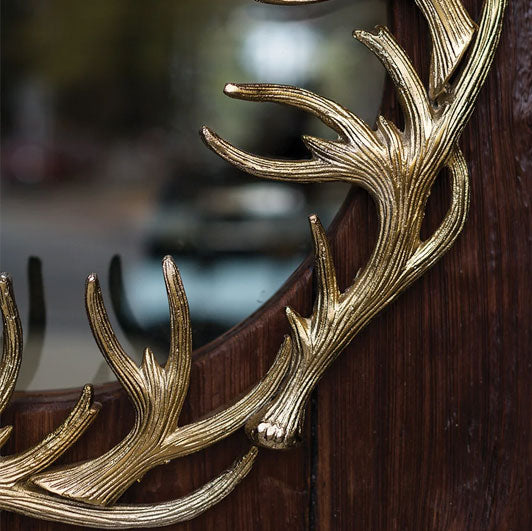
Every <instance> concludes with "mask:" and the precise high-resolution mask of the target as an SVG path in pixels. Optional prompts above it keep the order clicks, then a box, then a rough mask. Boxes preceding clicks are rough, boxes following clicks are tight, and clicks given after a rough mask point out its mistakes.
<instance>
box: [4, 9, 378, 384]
mask: <svg viewBox="0 0 532 531" xmlns="http://www.w3.org/2000/svg"><path fill="white" fill-rule="evenodd" d="M2 11H3V13H2V14H3V16H2V22H1V23H2V62H3V66H2V68H3V72H2V73H3V76H2V84H3V86H2V94H3V98H2V139H1V147H2V161H1V164H2V167H1V169H2V176H1V199H0V207H1V232H0V237H1V240H0V242H1V243H0V252H1V254H0V269H1V270H3V271H8V272H10V273H11V274H12V276H13V278H14V283H15V290H16V295H17V301H18V304H19V307H20V309H21V317H22V321H23V326H24V331H25V337H26V346H25V354H24V358H23V364H22V369H21V374H20V378H19V382H18V386H17V389H19V390H22V389H26V390H35V389H54V388H65V387H76V386H80V385H82V384H83V383H86V382H90V381H92V382H94V383H101V382H105V381H109V380H112V379H113V375H112V373H111V372H110V370H109V369H108V368H107V365H106V364H105V363H104V362H103V358H102V357H101V355H100V354H99V352H98V349H97V347H96V344H95V343H94V341H93V339H92V336H91V332H90V330H89V326H88V323H87V319H86V316H85V310H84V303H83V296H84V279H85V278H86V276H87V274H88V273H90V272H91V271H92V272H95V273H97V274H98V275H99V277H100V280H101V282H102V289H103V292H104V296H105V297H106V302H107V306H108V310H109V312H110V314H111V316H112V319H113V324H114V326H115V330H116V331H117V333H118V335H119V338H120V339H121V340H122V341H123V342H124V345H125V346H126V348H127V351H128V352H129V353H130V354H132V355H133V354H136V355H137V356H138V357H139V359H140V355H141V353H142V349H143V347H144V346H146V345H148V344H149V345H150V346H152V347H153V348H154V349H155V350H156V351H157V352H158V353H159V355H160V356H161V357H163V356H164V355H165V353H166V351H167V346H166V343H167V336H168V326H169V325H168V308H167V300H166V295H165V291H164V284H163V279H162V273H161V267H160V263H161V259H162V257H163V256H164V255H166V254H171V255H173V257H174V258H175V260H176V263H177V264H178V266H179V268H180V270H181V272H182V276H183V281H184V284H185V288H186V290H187V295H188V298H189V303H190V308H191V317H192V325H193V329H194V346H195V347H198V346H201V345H202V344H205V343H206V342H208V341H210V340H212V339H213V338H214V337H216V336H217V335H219V334H220V333H223V332H224V331H226V330H228V329H229V328H231V327H232V326H233V325H235V324H237V323H238V322H239V321H241V320H242V319H244V318H245V317H246V316H247V315H249V314H250V313H252V312H253V311H255V310H256V309H257V308H258V307H259V306H260V305H261V304H262V303H264V302H265V301H266V300H267V299H268V298H269V297H270V296H272V295H273V294H274V293H275V291H276V290H277V289H278V288H279V287H280V286H281V285H282V284H283V282H284V281H285V280H286V279H287V278H288V276H289V275H290V274H291V273H292V272H293V270H294V269H295V268H296V267H297V266H298V264H299V263H300V262H301V260H302V258H303V257H304V256H305V255H306V254H307V253H308V252H309V250H310V235H309V231H308V225H307V216H308V215H309V214H310V213H313V212H315V213H317V214H318V215H319V216H320V218H321V219H322V221H323V222H324V224H328V223H329V222H330V221H331V220H332V218H333V216H334V214H335V212H336V211H337V210H338V208H339V206H340V204H341V202H342V200H343V198H344V197H345V195H346V192H347V188H346V186H345V185H335V184H325V185H323V184H322V185H318V184H316V185H302V186H292V185H288V184H284V183H273V182H268V181H259V180H257V179H256V178H254V177H251V176H249V175H246V174H243V173H241V172H239V171H237V170H235V169H233V168H232V167H231V166H229V165H228V164H227V163H225V162H224V161H222V160H220V159H218V158H217V157H216V156H215V155H214V154H213V153H211V152H210V151H209V150H207V149H206V148H205V146H204V145H203V144H202V142H201V141H200V139H199V138H198V135H197V130H198V129H199V127H200V126H201V125H203V124H207V125H209V126H210V127H212V128H213V129H214V130H216V131H217V132H218V133H220V134H221V135H222V136H223V137H224V138H227V139H229V140H230V141H231V142H233V143H235V144H236V145H238V146H240V147H243V148H244V149H247V150H249V151H253V152H257V153H260V154H265V155H271V156H277V157H286V158H305V157H308V156H309V155H308V153H307V151H306V150H305V148H304V146H303V143H302V142H301V135H302V134H313V135H317V136H322V137H325V138H333V135H332V132H331V131H330V130H328V129H327V128H326V127H325V126H323V124H321V123H320V122H318V121H317V120H315V119H314V118H313V117H310V116H309V115H307V114H305V113H303V112H299V111H295V110H293V109H289V108H287V107H280V106H276V105H274V104H257V103H247V102H242V101H234V100H231V99H229V98H227V97H225V96H224V95H223V94H222V88H223V86H224V84H225V82H229V81H240V82H270V83H284V84H294V85H298V86H302V87H305V88H308V89H310V90H313V91H315V92H318V93H320V94H322V95H324V96H327V97H329V98H331V99H334V100H336V101H338V102H339V103H341V104H343V105H345V106H346V107H348V108H350V109H352V110H353V111H354V112H356V113H357V114H358V115H359V116H361V117H362V118H364V119H365V120H367V121H368V122H369V123H373V121H374V119H375V117H376V114H377V110H378V106H379V104H380V100H381V95H382V90H383V83H384V71H383V69H382V68H381V66H380V65H379V64H378V62H377V61H376V59H375V58H374V57H373V56H372V55H371V54H370V53H369V52H368V51H367V50H366V49H365V48H364V47H363V46H362V45H360V44H358V43H356V42H355V41H354V40H353V38H352V37H351V33H352V30H353V28H354V27H365V28H372V27H373V26H374V25H376V24H383V23H385V22H386V11H385V5H384V3H383V2H382V1H381V0H374V1H361V2H352V1H348V0H345V1H340V0H338V1H334V0H333V1H330V2H326V3H324V4H317V5H311V6H299V7H283V6H270V5H262V4H258V3H255V2H252V1H251V0H223V1H220V0H217V1H214V0H208V1H207V0H186V1H185V0H181V1H180V2H175V1H170V0H168V1H161V2H157V3H155V4H154V3H150V2H141V3H135V4H134V6H133V5H132V4H131V3H130V2H127V1H125V0H116V1H114V2H106V1H103V0H98V1H94V2H68V1H65V0H43V1H39V2H36V1H30V0H27V1H22V2H9V3H6V4H4V5H3V6H2ZM30 256H34V257H38V258H39V259H36V258H32V259H30V260H28V259H29V257H30ZM30 299H31V304H30ZM43 301H44V302H43Z"/></svg>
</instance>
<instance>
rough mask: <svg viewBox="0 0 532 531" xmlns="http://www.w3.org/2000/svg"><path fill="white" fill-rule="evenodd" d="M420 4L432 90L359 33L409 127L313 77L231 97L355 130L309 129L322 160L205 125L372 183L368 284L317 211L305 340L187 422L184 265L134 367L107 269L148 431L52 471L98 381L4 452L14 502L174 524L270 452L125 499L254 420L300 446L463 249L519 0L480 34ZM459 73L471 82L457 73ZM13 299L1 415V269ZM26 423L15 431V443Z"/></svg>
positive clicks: (134, 395)
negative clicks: (371, 120)
mask: <svg viewBox="0 0 532 531" xmlns="http://www.w3.org/2000/svg"><path fill="white" fill-rule="evenodd" d="M311 2H312V0H311ZM270 3H282V4H290V3H291V4H297V3H310V2H308V1H307V0H301V1H298V0H292V1H284V0H275V1H272V2H270ZM417 4H418V6H419V7H420V9H421V10H422V12H423V14H424V15H425V17H426V18H427V21H428V23H429V28H430V32H431V37H432V42H433V51H432V62H431V74H430V80H429V90H428V91H427V90H426V89H425V88H424V86H423V84H422V82H421V81H420V79H419V77H418V75H417V73H416V72H415V70H414V68H413V66H412V64H411V63H410V61H409V59H408V57H407V55H406V54H405V52H404V50H403V49H402V48H401V47H400V45H399V44H398V43H397V42H396V41H395V39H394V38H393V36H392V35H391V34H390V32H389V31H388V30H387V29H386V28H383V27H379V28H377V32H376V33H368V32H365V31H356V32H355V34H354V36H355V38H356V39H358V40H359V41H360V42H362V43H363V44H365V45H366V46H367V47H368V48H369V49H370V50H371V51H372V52H373V53H374V54H375V55H376V56H377V57H378V58H379V59H380V60H381V62H382V63H383V64H384V66H385V67H386V69H387V71H388V73H389V74H390V76H391V78H392V81H393V83H394V84H395V86H396V88H397V93H398V97H399V101H400V104H401V108H402V110H403V113H404V122H405V125H404V129H403V130H400V129H399V128H398V127H397V126H396V125H394V124H393V123H390V122H388V121H387V120H386V119H385V118H384V117H382V116H379V118H378V120H377V128H376V130H373V129H372V128H371V127H369V126H368V125H367V124H366V123H364V122H363V121H362V120H361V119H360V118H358V117H357V116H356V115H354V114H353V113H351V112H350V111H349V110H347V109H345V108H343V107H341V106H340V105H338V104H336V103H334V102H333V101H331V100H328V99H326V98H323V97H321V96H318V95H317V94H314V93H312V92H309V91H306V90H303V89H300V88H295V87H290V86H282V85H264V84H263V85H257V84H245V85H237V84H228V85H226V87H225V93H226V94H227V95H229V96H231V97H233V98H239V99H245V100H251V101H268V102H276V103H281V104H285V105H291V106H295V107H298V108H300V109H303V110H306V111H308V112H311V113H313V114H314V115H316V116H317V117H319V118H320V119H321V120H322V121H323V122H324V123H325V124H326V125H328V126H329V127H331V128H332V129H334V130H335V131H336V132H337V133H338V135H339V138H338V139H337V140H334V141H328V140H322V139H319V138H313V137H304V141H305V143H306V145H307V147H308V148H309V150H310V152H311V153H312V158H311V159H309V160H301V161H278V160H274V159H270V158H265V157H259V156H256V155H252V154H249V153H246V152H244V151H241V150H240V149H238V148H236V147H234V146H232V145H231V144H229V143H228V142H226V141H225V140H222V139H221V138H220V137H218V136H217V135H216V134H214V133H213V132H211V131H210V130H209V129H207V128H204V129H203V131H202V134H203V137H204V140H205V142H206V143H207V145H208V146H209V147H210V148H211V149H213V150H214V151H215V152H216V153H218V154H219V155H220V156H221V157H223V158H224V159H226V160H228V161H229V162H231V163H232V164H234V165H235V166H237V167H239V168H241V169H243V170H245V171H247V172H249V173H251V174H253V175H256V176H258V177H263V178H269V179H276V180H286V181H297V182H314V181H333V180H342V181H347V182H351V183H354V184H358V185H359V186H362V187H364V188H365V189H367V190H368V191H369V192H370V194H371V195H372V197H373V198H374V200H375V202H376V205H377V210H378V215H379V222H380V230H379V234H378V238H377V243H376V246H375V249H374V251H373V254H372V255H371V257H370V259H369V261H368V263H367V265H366V266H365V267H364V268H363V269H362V270H361V271H359V272H358V274H357V276H356V278H355V280H354V282H353V284H352V285H351V286H349V287H348V288H347V289H346V290H345V291H344V292H340V291H339V289H338V285H337V282H336V275H335V269H334V264H333V261H332V258H331V252H330V249H329V245H328V242H327V238H326V235H325V232H324V229H323V227H322V225H321V223H320V221H319V220H318V218H317V217H316V216H311V217H310V227H311V232H312V237H313V242H314V253H315V257H316V274H317V280H318V293H317V297H316V301H315V304H314V310H313V312H312V315H311V316H310V317H302V316H301V315H299V314H297V313H296V312H295V311H293V310H291V309H290V308H287V310H286V313H287V317H288V320H289V323H290V326H291V335H290V337H286V338H285V340H284V342H283V344H282V345H281V347H280V349H279V353H278V355H277V358H276V360H275V362H274V364H273V365H272V367H271V368H270V371H269V372H268V374H267V375H266V376H265V377H264V379H263V380H262V381H261V382H259V383H258V384H257V385H256V386H255V387H254V388H253V389H252V390H251V391H250V392H249V393H248V394H247V395H246V396H244V398H242V399H240V400H239V401H238V402H236V403H235V404H234V405H232V406H230V407H228V408H226V409H224V410H223V411H221V412H219V413H215V414H211V415H209V416H207V417H206V418H204V419H202V420H199V421H197V422H194V423H192V424H189V425H186V426H179V425H178V418H179V413H180V411H181V408H182V405H183V401H184V399H185V396H186V393H187V390H188V384H189V377H190V356H191V334H190V322H189V312H188V303H187V299H186V295H185V291H184V289H183V285H182V282H181V278H180V276H179V272H178V270H177V267H176V266H175V264H174V263H173V261H172V259H171V258H169V257H166V258H165V259H164V260H163V274H164V279H165V282H166V289H167V294H168V301H169V308H170V324H171V345H170V353H169V356H168V360H167V362H166V364H165V365H164V367H162V366H160V365H159V364H158V363H157V361H156V360H155V358H154V355H153V353H152V351H151V350H150V349H149V348H147V349H146V350H145V352H144V358H143V361H142V364H141V366H140V367H138V366H136V365H135V364H134V363H133V361H132V360H131V358H130V357H129V356H128V355H127V354H126V352H125V351H124V349H123V348H122V346H121V345H120V343H119V342H118V340H117V339H116V336H115V334H114V332H113V330H112V327H111V325H110V322H109V319H108V316H107V313H106V310H105V306H104V303H103V298H102V294H101V290H100V287H99V284H98V280H97V278H96V276H94V275H91V276H89V278H88V280H87V288H86V307H87V313H88V317H89V321H90V324H91V328H92V330H93V334H94V337H95V340H96V342H97V344H98V346H99V348H100V350H101V352H102V354H103V355H104V357H105V359H106V361H107V362H108V363H109V365H110V366H111V368H112V369H113V371H114V372H115V374H116V376H117V378H118V380H119V381H120V382H121V384H122V385H123V387H124V388H125V389H126V391H127V393H128V396H129V397H130V399H131V401H132V403H133V405H134V407H135V423H134V426H133V428H132V429H131V431H130V432H129V434H128V435H127V436H126V437H125V438H124V439H123V440H122V441H121V442H120V443H119V444H117V445H116V446H115V447H114V448H112V449H111V450H109V451H108V452H107V453H105V454H104V455H102V456H100V457H98V458H96V459H93V460H91V461H88V462H85V463H82V464H74V465H68V466H63V467H59V468H55V469H50V470H48V467H49V466H50V465H51V464H52V463H53V462H54V461H55V460H56V459H57V458H58V457H59V456H60V455H61V454H62V453H63V452H64V451H65V450H66V449H68V448H69V447H70V446H71V445H72V444H74V443H75V441H76V440H77V439H78V438H79V437H80V436H81V435H82V434H83V432H84V431H85V430H86V429H87V428H88V426H89V425H90V423H91V422H92V420H93V419H94V418H95V416H96V414H97V413H98V410H99V405H98V404H95V403H93V401H92V388H91V386H86V387H85V388H84V389H83V391H82V393H81V397H80V399H79V401H78V403H77V405H76V406H75V407H74V409H73V410H72V412H71V414H70V415H69V416H68V418H67V419H66V420H65V421H64V423H63V424H62V425H61V426H60V427H59V428H58V429H57V430H55V431H54V432H53V433H51V434H50V435H49V436H48V437H46V438H45V439H44V440H43V441H42V442H41V443H39V444H37V445H36V446H35V447H34V448H32V449H30V450H27V451H25V452H22V453H21V454H18V455H14V456H4V457H0V508H1V509H6V510H9V511H15V512H19V513H23V514H26V515H29V516H33V517H36V518H43V519H47V520H52V521H58V522H67V523H73V524H81V525H86V526H94V527H100V528H127V527H157V526H164V525H168V524H172V523H175V522H180V521H184V520H188V519H191V518H194V517H195V516H197V515H199V514H200V513H201V512H203V511H205V510H207V509H208V508H209V507H211V506H212V505H214V504H215V503H217V502H218V501H220V500H221V499H223V498H224V497H225V496H227V495H228V494H229V493H230V492H231V491H232V489H233V488H234V487H235V486H236V485H237V484H238V483H239V482H240V481H241V480H242V479H243V477H245V475H246V474H247V472H248V471H249V470H250V469H251V467H252V465H253V462H254V459H255V457H256V455H257V452H258V449H257V447H256V446H252V447H251V449H250V450H249V452H248V453H247V454H246V455H244V456H243V457H241V458H240V459H239V460H237V461H236V462H235V463H234V464H233V465H232V467H231V468H230V469H229V470H227V471H225V472H223V473H222V474H220V475H219V476H218V477H217V478H215V479H214V480H212V481H211V482H209V483H207V484H206V485H204V486H203V487H201V488H200V489H198V490H196V491H195V492H193V493H191V494H189V495H187V496H185V497H183V498H179V499H177V500H174V501H170V502H165V503H159V504H151V505H120V504H118V505H114V503H115V502H116V501H117V499H118V498H119V497H120V496H121V494H122V493H123V492H124V491H125V490H126V489H127V488H128V487H129V486H130V485H131V484H132V483H133V482H134V481H135V480H138V479H140V478H141V477H142V476H143V475H144V474H145V473H146V472H147V471H148V470H150V469H151V468H153V467H155V466H157V465H160V464H164V463H166V462H168V461H169V460H171V459H175V458H177V457H180V456H184V455H187V454H189V453H192V452H197V451H199V450H202V449H204V448H206V447H208V446H210V445H212V444H214V443H216V442H217V441H220V440H221V439H223V438H225V437H227V436H228V435H229V434H231V433H233V432H234V431H235V430H237V429H239V428H240V427H242V426H244V425H245V428H246V431H247V433H248V435H249V436H250V438H251V440H252V441H253V443H254V444H255V445H258V446H264V447H268V448H289V447H291V446H292V445H294V444H295V443H297V442H298V441H299V439H300V437H301V430H302V425H303V419H304V412H305V406H306V403H307V401H308V398H309V396H310V393H311V391H312V389H313V388H314V386H315V385H316V383H317V382H318V380H319V378H320V377H321V375H322V374H323V372H324V371H325V370H326V369H327V367H328V366H329V365H330V364H331V363H332V361H333V360H334V359H335V358H336V356H338V354H339V353H340V352H341V351H342V349H343V348H344V347H345V346H346V345H347V344H348V343H349V342H350V341H351V340H352V339H353V337H354V336H355V335H356V334H357V333H358V332H359V331H360V330H361V329H362V328H363V327H364V326H365V325H366V324H367V323H368V322H369V321H370V320H371V319H372V317H373V316H374V315H375V314H376V313H378V312H379V311H380V310H381V309H382V308H384V307H385V306H386V305H388V304H389V303H390V302H391V301H392V300H394V299H395V297H397V295H398V294H399V293H400V292H401V291H402V290H404V289H405V288H406V287H407V286H409V285H410V284H411V283H412V282H413V281H414V280H415V279H416V278H418V277H419V276H420V275H422V274H423V272H424V271H426V270H427V269H428V268H429V267H430V266H432V265H433V264H434V263H435V262H436V261H437V260H438V259H439V258H440V256H442V254H443V253H445V251H447V249H448V248H449V247H450V246H451V245H452V243H453V242H454V241H455V239H456V238H457V236H458V234H459V233H460V231H461V229H462V227H463V224H464V221H465V218H466V214H467V210H468V202H469V181H468V171H467V166H466V163H465V160H464V158H463V155H462V153H461V151H460V149H459V148H458V146H457V141H458V138H459V136H460V134H461V132H462V130H463V128H464V126H465V124H466V123H467V120H468V119H469V117H470V115H471V113H472V111H473V106H474V102H475V100H476V98H477V96H478V93H479V91H480V88H481V86H482V84H483V82H484V80H485V78H486V75H487V72H488V69H489V67H490V65H491V62H492V60H493V55H494V52H495V48H496V46H497V43H498V40H499V36H500V32H501V26H502V19H503V12H504V8H505V4H506V2H505V0H486V1H485V4H484V8H483V12H482V16H481V19H480V22H479V25H478V30H477V31H476V36H474V34H475V30H476V26H475V24H474V23H473V22H472V21H471V19H470V18H469V15H468V14H467V13H466V11H465V9H464V8H463V6H462V4H461V3H460V2H459V1H458V0H417ZM473 37H474V39H473ZM468 49H469V54H468V56H467V58H466V59H464V54H465V52H466V50H468ZM462 62H463V64H462ZM453 73H456V79H455V80H454V81H453V82H452V83H450V78H451V75H452V74H453ZM444 167H447V168H448V170H449V172H450V174H451V179H452V185H451V187H452V201H451V206H450V208H449V211H448V212H447V214H446V215H445V217H444V219H443V221H442V223H441V225H440V226H439V227H438V229H437V230H436V231H435V232H434V234H433V235H432V236H431V237H430V238H429V239H428V240H425V241H421V239H420V227H421V221H422V219H423V213H424V210H425V205H426V202H427V199H428V196H429V194H430V190H431V187H432V185H433V183H434V180H435V178H436V176H437V175H438V173H439V171H440V170H441V169H442V168H444ZM0 306H1V309H2V318H3V330H4V346H3V357H2V360H1V363H0V412H1V411H2V410H3V409H4V408H5V406H6V405H7V403H8V401H9V399H10V397H11V394H12V392H13V389H14V386H15V382H16V378H17V375H18V370H19V366H20V360H21V354H22V330H21V325H20V320H19V317H18V312H17V307H16V304H15V300H14V296H13V292H12V286H11V281H10V279H9V277H8V276H7V275H2V276H0ZM11 429H12V428H11V426H8V427H4V428H1V429H0V447H1V446H2V445H3V444H4V443H5V442H6V441H7V439H8V438H9V435H10V433H11Z"/></svg>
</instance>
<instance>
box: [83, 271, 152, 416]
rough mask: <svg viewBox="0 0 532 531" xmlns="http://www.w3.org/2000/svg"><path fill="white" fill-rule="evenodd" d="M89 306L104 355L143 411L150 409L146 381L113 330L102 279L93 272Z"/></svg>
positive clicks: (88, 286)
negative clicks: (145, 390)
mask: <svg viewBox="0 0 532 531" xmlns="http://www.w3.org/2000/svg"><path fill="white" fill-rule="evenodd" d="M85 305H86V308H87V316H88V318H89V323H90V326H91V329H92V333H93V335H94V339H95V340H96V343H97V345H98V348H99V349H100V351H101V353H102V355H103V356H104V358H105V360H106V361H107V363H108V364H109V366H110V367H111V369H112V370H113V372H114V373H115V375H116V377H117V378H118V381H119V382H120V383H121V384H122V385H123V386H124V388H125V389H126V390H127V392H128V394H129V396H130V397H131V399H132V400H133V402H134V403H135V405H136V407H138V408H141V409H142V410H144V409H146V408H147V403H146V399H145V396H144V393H143V381H142V376H141V374H140V371H139V368H138V367H137V366H136V365H135V363H134V362H133V360H132V359H131V358H130V357H129V356H128V355H127V353H126V351H125V350H124V348H123V347H122V345H121V344H120V342H119V341H118V339H117V337H116V335H115V333H114V331H113V327H112V325H111V322H110V321H109V316H108V315H107V310H106V309H105V303H104V302H103V297H102V290H101V287H100V282H99V280H98V277H97V276H96V275H94V274H91V275H89V276H88V278H87V283H86V290H85Z"/></svg>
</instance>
